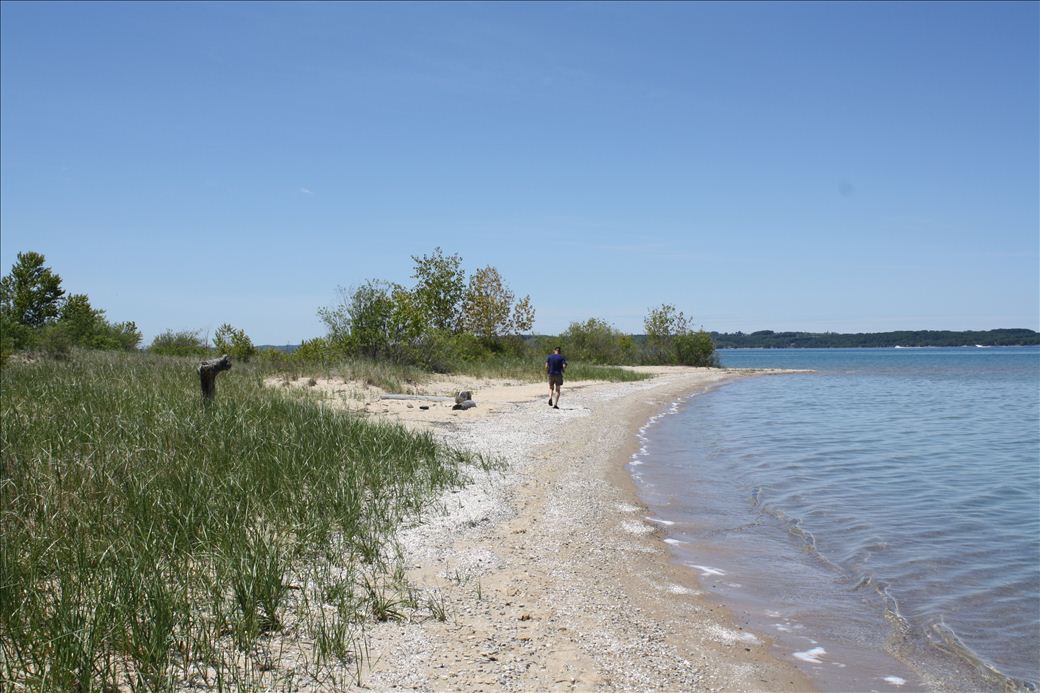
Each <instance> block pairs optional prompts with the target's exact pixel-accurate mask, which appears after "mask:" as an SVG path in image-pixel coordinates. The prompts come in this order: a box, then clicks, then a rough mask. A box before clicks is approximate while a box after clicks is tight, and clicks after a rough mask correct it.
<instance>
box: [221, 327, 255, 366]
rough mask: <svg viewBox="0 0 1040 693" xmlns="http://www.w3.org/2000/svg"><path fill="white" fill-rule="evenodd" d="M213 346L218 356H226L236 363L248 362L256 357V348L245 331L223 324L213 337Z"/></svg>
mask: <svg viewBox="0 0 1040 693" xmlns="http://www.w3.org/2000/svg"><path fill="white" fill-rule="evenodd" d="M213 346H214V349H215V350H216V352H217V353H218V354H227V355H228V356H230V357H231V358H232V359H234V360H236V361H248V360H249V359H251V358H253V357H254V356H256V347H255V346H253V340H251V339H249V335H247V334H246V333H245V330H241V329H238V328H236V327H232V326H231V325H229V324H228V323H224V324H223V325H221V326H220V327H218V328H217V331H216V333H214V335H213Z"/></svg>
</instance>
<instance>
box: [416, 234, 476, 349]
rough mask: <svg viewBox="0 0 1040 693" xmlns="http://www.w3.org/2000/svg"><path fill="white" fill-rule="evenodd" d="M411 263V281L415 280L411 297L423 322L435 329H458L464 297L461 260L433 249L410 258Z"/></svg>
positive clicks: (463, 272) (464, 281) (463, 275)
mask: <svg viewBox="0 0 1040 693" xmlns="http://www.w3.org/2000/svg"><path fill="white" fill-rule="evenodd" d="M412 261H413V262H415V268H414V270H413V272H412V278H413V279H415V280H416V285H415V287H414V288H413V289H412V294H413V295H414V297H415V304H416V306H417V308H418V310H419V311H420V313H421V315H422V319H423V321H424V323H425V324H426V325H427V326H428V327H431V328H433V329H436V330H450V331H456V330H458V329H459V326H460V319H461V317H462V300H463V297H464V296H465V294H466V273H465V271H463V269H462V258H461V257H459V256H458V255H457V254H452V255H445V254H444V252H443V251H442V250H441V249H440V248H434V249H433V253H432V254H431V255H423V256H422V257H418V256H416V255H413V256H412Z"/></svg>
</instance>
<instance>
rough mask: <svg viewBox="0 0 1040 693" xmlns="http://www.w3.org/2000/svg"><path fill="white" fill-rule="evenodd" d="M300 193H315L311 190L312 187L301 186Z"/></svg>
mask: <svg viewBox="0 0 1040 693" xmlns="http://www.w3.org/2000/svg"><path fill="white" fill-rule="evenodd" d="M300 193H302V194H304V195H313V194H314V191H313V190H311V189H310V188H300Z"/></svg>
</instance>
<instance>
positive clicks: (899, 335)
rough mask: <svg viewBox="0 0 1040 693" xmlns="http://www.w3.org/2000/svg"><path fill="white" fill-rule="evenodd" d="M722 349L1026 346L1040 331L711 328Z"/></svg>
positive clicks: (1039, 339)
mask: <svg viewBox="0 0 1040 693" xmlns="http://www.w3.org/2000/svg"><path fill="white" fill-rule="evenodd" d="M711 336H712V339H714V341H715V345H716V346H717V347H718V348H719V349H751V348H757V349H837V348H866V347H875V348H877V347H896V346H901V347H959V346H973V345H975V344H979V345H981V346H1026V345H1034V344H1040V333H1038V332H1035V331H1033V330H1026V329H1000V330H985V331H971V330H967V331H952V330H903V331H898V332H859V333H854V334H840V333H837V332H773V331H772V330H761V331H759V332H752V333H751V334H744V333H743V332H735V333H732V334H726V333H720V332H712V333H711Z"/></svg>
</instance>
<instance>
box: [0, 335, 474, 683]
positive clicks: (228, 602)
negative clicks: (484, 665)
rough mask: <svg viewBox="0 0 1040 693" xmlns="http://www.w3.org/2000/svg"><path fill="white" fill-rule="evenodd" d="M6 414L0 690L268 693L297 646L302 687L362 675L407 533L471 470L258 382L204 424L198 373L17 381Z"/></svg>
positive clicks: (64, 369) (159, 368) (117, 368)
mask: <svg viewBox="0 0 1040 693" xmlns="http://www.w3.org/2000/svg"><path fill="white" fill-rule="evenodd" d="M0 413H2V421H3V426H2V429H0V446H2V456H0V460H2V462H0V542H2V549H3V550H2V551H0V677H2V679H3V680H5V681H7V682H9V683H11V684H13V685H17V686H20V687H23V688H25V689H27V690H90V689H102V690H104V689H114V688H123V689H131V690H154V689H166V688H172V687H178V686H182V685H203V686H215V687H232V688H235V687H239V686H256V685H260V686H268V685H271V679H270V677H271V676H273V675H274V674H272V673H271V670H272V669H273V668H276V667H273V666H272V665H271V662H270V660H271V657H272V656H274V655H272V653H271V652H270V651H269V650H270V648H271V647H272V646H273V643H275V642H276V641H277V640H278V638H279V636H280V635H281V634H284V633H286V632H287V631H288V630H289V629H291V630H292V631H293V633H295V634H302V635H303V636H304V639H305V640H308V641H310V642H313V643H316V644H315V646H314V651H313V652H311V653H309V655H308V656H307V658H305V659H306V661H308V662H309V663H310V665H309V666H310V667H311V669H310V670H309V671H308V672H307V673H306V675H308V676H312V677H314V678H315V679H317V678H318V677H320V676H321V672H322V671H323V670H327V669H331V668H334V667H335V666H341V665H344V664H347V665H348V666H350V667H354V668H355V671H356V672H359V671H360V662H361V659H362V658H363V657H364V646H363V636H362V635H361V629H362V627H363V623H364V621H365V620H366V618H370V616H369V614H372V613H377V612H378V613H379V615H380V616H391V617H392V616H393V615H394V614H396V613H397V612H398V608H397V606H396V604H397V602H396V601H395V600H397V599H398V598H397V597H395V596H394V595H393V594H392V592H391V591H390V588H389V587H387V585H389V584H391V583H388V582H387V581H386V579H385V577H384V576H385V575H388V574H390V572H391V571H392V570H393V566H394V552H393V549H392V544H393V540H392V537H393V533H394V530H395V528H396V527H397V526H398V525H399V523H400V522H401V521H402V520H403V519H404V518H406V517H409V516H413V515H414V514H416V513H417V512H418V511H419V510H420V509H421V508H422V506H423V504H424V502H425V501H426V500H427V499H428V497H429V496H430V495H431V494H434V493H436V492H438V491H440V490H441V489H444V488H447V487H450V486H453V485H457V484H459V483H461V482H462V480H463V478H462V476H463V474H464V469H463V467H464V466H465V464H467V463H468V462H469V460H468V458H467V457H466V456H465V455H464V454H463V453H460V452H458V451H454V450H451V449H447V448H445V447H443V446H440V445H438V444H437V443H436V442H435V441H434V440H433V438H432V437H430V436H429V435H425V434H416V433H410V432H407V431H405V430H404V429H403V428H401V427H398V426H394V425H389V424H378V423H371V422H365V421H362V420H359V419H356V418H352V417H350V416H348V415H345V414H342V413H336V412H331V411H328V410H322V409H319V408H317V407H314V406H313V405H311V404H308V403H306V402H302V401H298V400H296V399H293V398H286V397H283V396H280V395H279V394H278V392H277V391H274V390H271V389H269V388H264V387H263V386H262V384H261V378H260V375H259V372H257V371H250V370H249V369H244V370H243V369H238V370H236V371H232V372H231V373H230V374H228V375H225V376H223V377H222V378H221V381H220V384H219V390H218V394H217V399H216V400H215V401H214V402H212V403H211V404H209V405H208V406H204V405H203V404H202V402H201V401H200V397H199V392H198V383H197V379H196V377H195V374H194V361H193V360H191V359H188V358H174V357H159V356H149V355H141V354H114V353H101V352H97V353H84V352H73V357H72V358H71V359H69V360H66V361H39V362H34V363H9V364H7V365H5V366H4V367H3V369H2V371H0ZM361 576H365V577H361ZM376 585H378V586H379V588H378V589H374V586H376ZM283 644H284V643H283ZM280 646H281V645H280ZM265 648H266V649H265ZM300 675H301V674H299V673H297V674H294V676H297V677H299V676H300ZM265 677H266V678H265ZM297 680H298V679H297Z"/></svg>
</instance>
